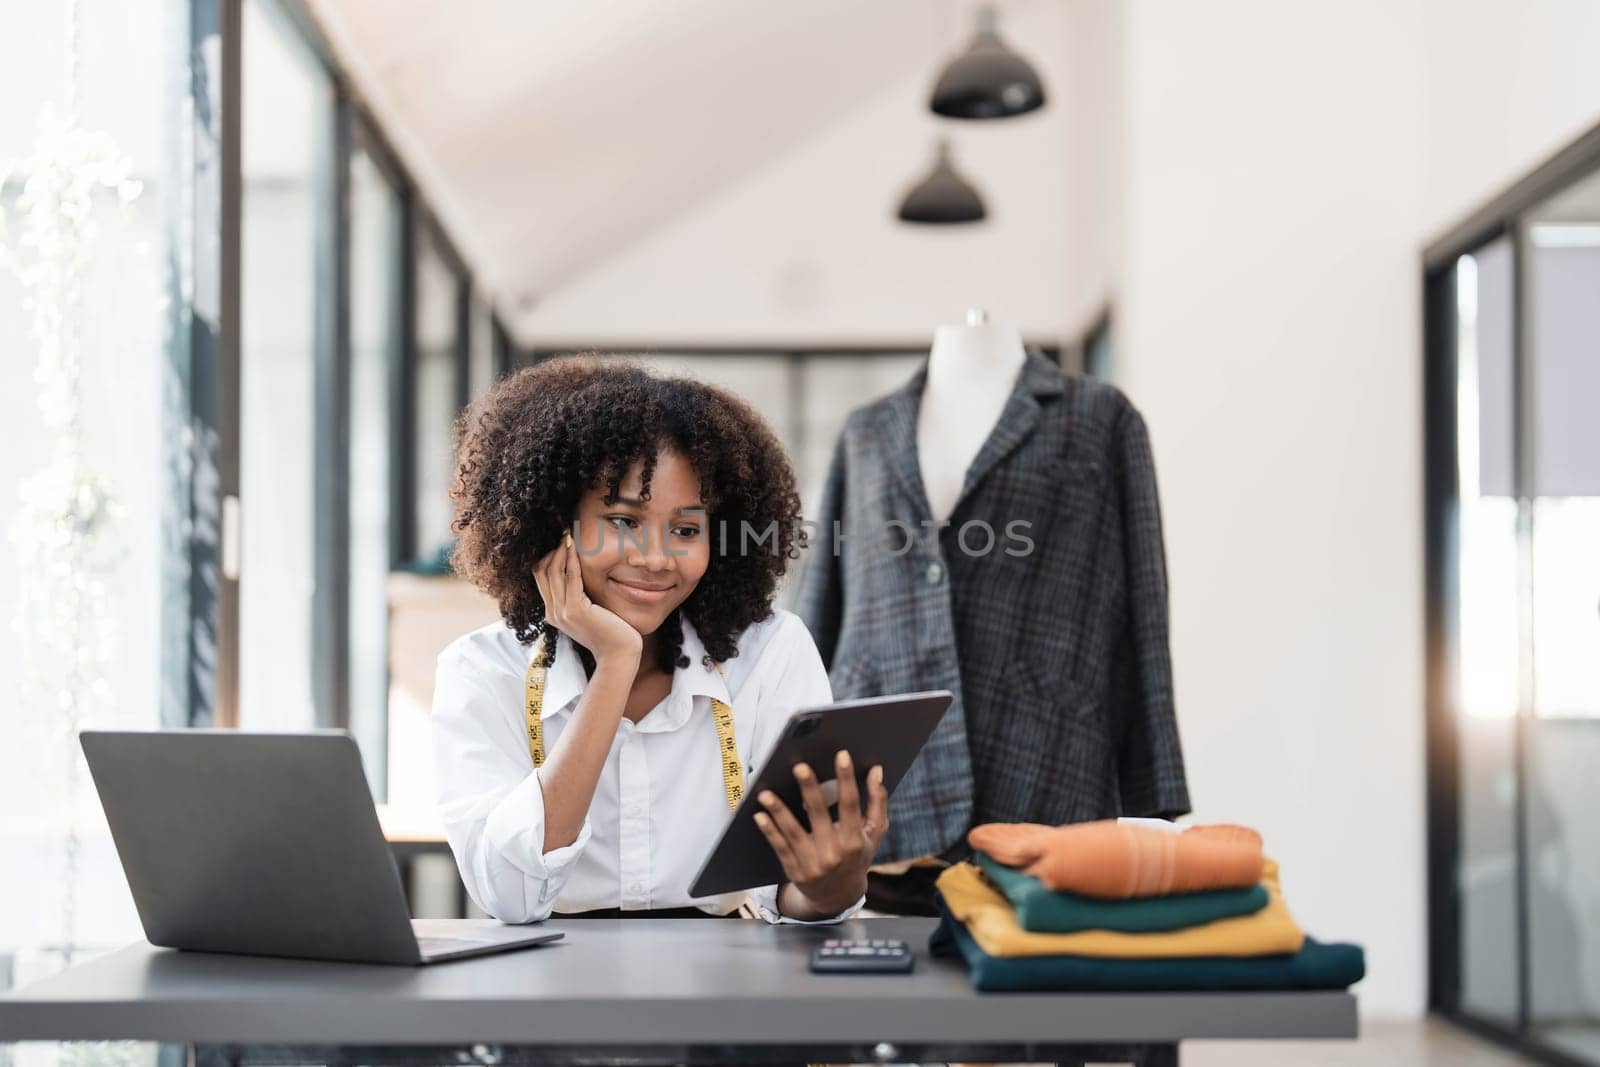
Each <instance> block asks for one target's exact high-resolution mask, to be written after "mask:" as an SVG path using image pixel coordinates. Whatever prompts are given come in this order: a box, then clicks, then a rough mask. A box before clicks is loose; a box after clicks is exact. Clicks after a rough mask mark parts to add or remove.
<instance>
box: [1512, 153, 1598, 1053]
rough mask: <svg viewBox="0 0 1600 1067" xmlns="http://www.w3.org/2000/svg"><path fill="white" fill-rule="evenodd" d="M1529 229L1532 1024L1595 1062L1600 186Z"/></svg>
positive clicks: (1549, 211)
mask: <svg viewBox="0 0 1600 1067" xmlns="http://www.w3.org/2000/svg"><path fill="white" fill-rule="evenodd" d="M1522 232H1523V249H1522V258H1523V261H1524V263H1525V264H1526V269H1525V272H1524V273H1525V279H1524V284H1525V295H1526V301H1525V308H1526V311H1525V315H1526V333H1525V342H1524V343H1525V347H1526V351H1525V359H1524V368H1525V371H1524V373H1525V381H1526V384H1525V388H1524V402H1523V414H1524V419H1523V443H1524V448H1525V450H1526V462H1525V463H1524V472H1525V480H1526V482H1527V492H1526V496H1527V506H1528V508H1529V516H1528V522H1529V545H1528V548H1529V553H1528V560H1527V589H1528V601H1529V603H1528V611H1527V616H1528V618H1527V631H1528V633H1527V648H1526V653H1525V654H1526V656H1527V678H1526V681H1525V686H1526V696H1527V705H1528V716H1527V751H1526V756H1527V763H1526V768H1525V771H1526V780H1527V803H1526V805H1525V808H1524V813H1523V817H1524V824H1523V833H1524V836H1525V839H1526V853H1527V864H1528V873H1527V893H1528V896H1527V909H1528V998H1529V1001H1528V1013H1529V1024H1530V1027H1531V1028H1532V1029H1533V1030H1534V1031H1535V1032H1536V1033H1537V1034H1538V1035H1539V1037H1540V1039H1541V1040H1542V1041H1543V1042H1545V1043H1547V1044H1549V1045H1551V1046H1553V1047H1556V1048H1558V1049H1561V1050H1563V1051H1565V1052H1568V1053H1569V1054H1572V1055H1575V1056H1578V1057H1579V1058H1581V1059H1588V1060H1591V1061H1597V1062H1600V831H1597V830H1596V828H1595V825H1594V816H1595V810H1596V807H1597V805H1600V176H1594V177H1591V178H1589V179H1588V180H1586V181H1583V182H1580V183H1578V184H1576V185H1575V186H1573V187H1572V188H1570V189H1568V190H1567V191H1565V192H1564V193H1562V194H1560V195H1558V196H1556V197H1554V198H1552V199H1550V200H1548V201H1546V202H1544V203H1542V204H1540V205H1538V206H1537V207H1535V208H1534V209H1532V210H1531V211H1530V212H1529V213H1528V215H1527V217H1526V220H1525V222H1524V224H1523V226H1522Z"/></svg>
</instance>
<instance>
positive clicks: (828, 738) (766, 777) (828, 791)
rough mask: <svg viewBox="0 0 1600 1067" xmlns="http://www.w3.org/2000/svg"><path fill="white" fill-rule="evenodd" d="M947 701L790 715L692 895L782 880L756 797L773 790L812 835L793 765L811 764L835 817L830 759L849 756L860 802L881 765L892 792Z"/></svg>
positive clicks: (883, 701)
mask: <svg viewBox="0 0 1600 1067" xmlns="http://www.w3.org/2000/svg"><path fill="white" fill-rule="evenodd" d="M952 699H954V697H953V695H952V694H951V692H950V691H949V690H948V689H937V690H931V691H929V692H926V693H905V694H902V695H900V696H886V697H869V698H867V699H865V700H845V701H841V702H839V703H837V704H830V705H828V706H826V707H820V708H802V709H801V710H799V711H797V712H795V713H794V715H792V716H790V718H789V722H788V723H787V724H786V725H785V727H784V731H783V736H782V737H780V738H779V739H778V743H777V744H776V745H775V746H773V749H772V752H771V754H770V755H769V756H768V757H767V759H766V762H764V763H763V764H762V765H761V769H760V770H759V771H758V772H757V773H756V775H755V777H754V778H752V779H750V780H749V781H747V782H746V783H745V790H744V797H743V798H742V799H741V800H740V801H739V806H738V807H737V808H735V809H734V811H733V814H732V815H730V816H729V817H728V821H727V823H726V824H724V826H723V828H722V833H721V835H720V836H719V837H718V838H717V843H716V846H715V847H714V848H713V849H712V850H711V854H710V855H709V856H707V857H706V861H705V862H704V863H703V864H701V865H700V873H699V874H697V875H695V878H694V882H693V883H691V885H690V886H689V895H690V896H695V897H709V896H715V895H717V894H718V893H731V892H734V891H735V890H739V889H749V888H750V887H751V886H758V885H773V884H775V883H778V882H782V881H784V874H783V864H782V862H780V861H779V859H778V857H777V854H776V853H774V852H773V851H772V846H771V845H769V844H768V843H767V839H766V837H765V836H764V835H763V834H762V833H761V828H760V827H758V826H757V825H756V822H755V814H756V812H758V811H762V810H764V809H763V808H762V806H761V803H760V802H759V801H758V800H756V797H758V796H760V795H761V793H762V791H763V790H767V789H770V790H772V792H774V793H776V794H777V795H778V796H779V797H780V798H781V799H782V800H783V802H784V803H785V804H787V805H788V806H789V810H790V811H792V812H794V815H795V818H796V819H798V820H799V821H800V825H802V826H805V827H806V828H807V829H808V830H809V829H810V824H809V821H808V820H807V819H806V809H805V804H804V802H803V801H802V800H801V799H800V786H799V785H798V784H797V783H796V782H795V780H794V765H795V764H797V763H808V764H810V765H811V769H812V770H813V771H814V772H816V775H817V780H818V781H819V782H821V783H822V795H823V796H824V797H825V798H826V799H827V801H828V810H829V812H830V813H831V814H833V815H835V816H837V815H838V807H837V800H838V784H837V783H836V782H835V780H834V779H835V778H836V774H835V772H834V756H835V755H836V754H837V753H838V751H839V750H840V749H841V748H842V749H844V750H846V751H847V752H849V753H850V763H851V766H852V767H853V768H854V770H855V776H856V789H857V790H858V791H859V793H860V795H861V798H862V801H863V803H864V802H865V800H866V797H867V773H868V772H869V771H870V770H872V768H873V767H874V766H876V765H878V764H882V766H883V786H884V788H885V789H887V790H888V791H889V792H890V793H893V792H894V788H895V786H897V785H899V784H900V779H901V778H904V777H905V774H906V771H908V770H910V769H911V761H912V760H914V759H916V758H917V753H918V752H920V751H921V750H922V746H923V745H924V744H925V743H926V742H927V740H928V737H929V735H930V734H932V733H933V728H934V727H935V726H937V725H938V723H939V718H940V717H941V716H942V715H944V711H945V709H946V708H948V707H949V706H950V701H951V700H952Z"/></svg>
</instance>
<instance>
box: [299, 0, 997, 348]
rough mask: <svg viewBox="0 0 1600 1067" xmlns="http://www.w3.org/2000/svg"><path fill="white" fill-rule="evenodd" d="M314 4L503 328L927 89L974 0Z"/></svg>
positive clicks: (335, 0) (352, 0) (965, 30)
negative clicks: (688, 218)
mask: <svg viewBox="0 0 1600 1067" xmlns="http://www.w3.org/2000/svg"><path fill="white" fill-rule="evenodd" d="M311 7H312V9H313V12H314V14H315V15H316V17H317V18H318V20H319V22H320V23H321V24H322V26H323V28H324V30H325V32H326V33H327V35H328V37H329V38H330V40H331V41H332V42H333V45H334V48H335V50H336V52H338V53H339V57H340V59H341V61H342V63H343V64H344V65H345V67H346V68H347V69H348V70H349V71H350V73H351V76H352V78H353V80H354V81H355V83H356V85H357V87H358V90H359V92H360V93H361V95H362V96H363V97H364V98H365V99H366V100H367V102H368V104H369V106H370V107H371V108H372V110H373V111H374V113H375V114H376V115H377V117H378V119H379V121H380V122H381V123H382V124H383V125H384V127H385V132H386V133H387V134H388V136H389V137H390V139H391V141H392V142H393V143H394V144H395V145H396V147H397V150H398V151H399V152H400V153H401V155H402V156H403V157H404V158H405V161H406V163H407V165H408V167H409V168H410V169H411V170H412V172H413V174H414V175H415V176H416V178H417V181H418V182H419V184H420V185H421V186H422V188H423V190H424V192H425V194H426V195H427V196H428V198H429V199H430V201H432V202H433V203H434V205H435V207H436V209H437V210H438V212H439V214H440V215H441V216H442V217H443V219H444V220H445V223H446V225H447V226H448V227H449V228H450V229H451V231H452V236H453V238H454V239H455V241H456V243H457V244H458V245H459V246H460V247H461V248H462V251H463V254H465V255H466V256H467V257H468V259H469V260H471V261H472V263H473V266H474V269H475V270H476V271H478V272H479V274H480V276H481V277H482V278H483V279H484V280H485V281H486V282H487V284H488V286H489V288H490V290H491V292H492V294H493V295H494V297H495V299H496V300H497V302H498V303H500V304H501V305H502V307H503V308H505V309H506V310H507V311H509V312H512V313H511V314H508V316H507V318H508V320H512V319H515V318H517V317H518V316H517V315H516V314H515V313H516V312H518V311H525V310H526V309H527V308H528V307H530V306H532V304H533V303H535V302H537V301H539V300H540V299H542V298H545V297H548V296H549V294H550V293H551V292H553V291H555V290H557V289H558V288H560V287H561V286H563V285H565V284H567V283H569V282H571V281H572V280H574V279H576V278H578V277H580V276H581V275H583V274H584V273H585V272H586V271H588V270H591V269H593V268H594V267H595V266H597V265H598V264H600V263H602V262H604V261H605V260H607V259H608V258H609V257H611V256H614V255H615V254H617V253H618V252H619V251H621V250H622V249H623V248H625V247H627V246H628V245H630V244H631V243H632V242H635V241H637V240H639V239H641V238H642V237H643V236H645V235H647V234H648V233H649V232H650V231H651V230H652V228H654V227H657V226H661V225H664V224H666V223H668V222H670V221H672V220H673V219H674V218H676V217H679V216H680V215H681V214H682V213H684V212H686V211H689V210H691V209H692V208H693V207H694V206H695V205H696V204H698V203H700V202H701V201H702V200H703V199H704V198H708V197H713V196H715V195H716V194H717V192H718V190H719V189H723V188H726V187H728V186H730V185H731V184H733V183H736V182H737V181H738V180H739V179H740V178H741V177H743V176H744V175H746V174H748V173H749V172H751V171H752V170H754V169H755V168H757V167H759V166H760V165H761V164H763V163H764V162H766V161H768V160H770V159H773V158H775V157H776V156H778V155H780V154H782V153H783V152H784V151H786V150H787V149H789V148H790V147H792V146H793V145H795V144H796V143H797V142H799V141H802V140H804V139H806V138H808V137H811V136H814V135H817V134H818V133H820V132H821V131H822V130H824V129H825V128H827V127H828V126H829V124H830V123H832V122H834V121H836V120H837V119H838V118H839V117H840V116H841V115H843V114H846V113H848V112H849V111H850V109H851V108H852V107H853V106H854V105H856V104H857V103H858V102H860V101H862V100H864V99H867V98H869V97H871V96H872V95H873V94H874V93H875V92H877V91H880V90H882V89H883V88H884V87H885V86H888V85H891V84H894V83H895V82H897V81H903V80H904V79H906V78H908V77H916V76H918V74H919V72H926V77H927V78H928V79H929V84H930V87H931V83H932V79H933V78H934V76H935V73H936V71H937V70H938V66H939V60H940V58H941V57H942V56H944V55H946V54H948V53H951V52H954V51H955V50H957V49H958V48H959V47H960V46H961V45H962V44H964V43H965V41H966V39H967V37H968V36H969V33H970V26H971V24H972V23H971V17H972V16H971V6H970V5H969V4H968V3H967V2H966V0H952V2H949V3H930V2H928V0H872V2H870V3H868V2H863V0H763V2H759V3H754V2H751V0H674V2H671V3H661V2H659V0H583V2H581V3H555V2H543V0H457V2H451V3H442V2H439V0H311ZM910 119H911V116H908V120H910ZM916 162H917V161H908V162H907V167H908V168H912V167H913V166H914V164H915V163H916Z"/></svg>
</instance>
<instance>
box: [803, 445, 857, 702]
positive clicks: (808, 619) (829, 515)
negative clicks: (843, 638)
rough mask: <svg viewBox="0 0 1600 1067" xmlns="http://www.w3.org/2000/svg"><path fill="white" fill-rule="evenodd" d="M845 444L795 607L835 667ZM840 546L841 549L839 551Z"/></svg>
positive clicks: (825, 493)
mask: <svg viewBox="0 0 1600 1067" xmlns="http://www.w3.org/2000/svg"><path fill="white" fill-rule="evenodd" d="M846 466H847V464H846V462H845V447H844V435H843V434H840V435H839V440H838V441H837V442H835V444H834V446H833V460H832V461H831V462H830V463H829V465H828V477H827V480H826V482H825V483H824V484H823V488H822V500H821V502H820V504H819V506H818V510H817V515H816V518H815V519H814V521H815V523H816V528H815V529H814V530H813V531H812V534H811V541H810V544H809V545H808V547H807V548H806V550H805V556H804V558H803V560H802V561H801V567H800V575H799V580H798V582H797V584H798V586H799V591H798V592H797V593H796V595H795V599H794V607H793V611H794V613H795V614H796V615H798V616H800V619H801V621H802V622H804V623H805V624H806V629H808V630H810V631H811V638H812V640H813V641H815V642H816V644H817V652H818V653H820V654H821V656H822V664H823V666H824V667H827V668H828V669H829V670H832V669H833V654H834V651H835V650H836V649H837V648H838V645H839V627H840V624H841V620H842V617H843V613H844V558H843V556H842V554H841V553H842V552H843V545H844V544H846V543H848V542H846V541H843V540H842V539H841V540H840V541H839V543H838V544H837V545H836V542H835V538H834V536H833V528H834V523H835V522H837V523H839V524H840V528H841V529H843V528H844V527H845V515H844V508H845V470H846ZM836 547H837V548H838V551H835V549H836Z"/></svg>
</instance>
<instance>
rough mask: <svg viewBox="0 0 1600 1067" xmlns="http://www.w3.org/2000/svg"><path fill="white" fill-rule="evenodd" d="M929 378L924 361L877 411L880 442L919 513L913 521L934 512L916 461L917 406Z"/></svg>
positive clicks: (895, 475)
mask: <svg viewBox="0 0 1600 1067" xmlns="http://www.w3.org/2000/svg"><path fill="white" fill-rule="evenodd" d="M927 378H928V361H927V360H923V361H922V366H920V367H918V368H917V373H915V374H913V375H912V376H911V378H910V380H908V381H907V382H906V383H905V384H904V385H902V386H901V387H900V388H898V389H896V390H895V391H894V392H892V393H890V394H889V396H888V397H887V402H886V403H885V404H883V405H882V406H881V407H880V408H879V409H878V420H877V423H878V425H877V429H878V440H880V441H882V442H884V446H885V451H887V453H888V456H887V459H888V466H889V470H890V471H891V472H893V474H894V477H895V479H896V480H897V481H899V482H900V486H901V488H902V489H903V490H904V491H905V493H906V496H907V498H909V499H910V501H911V504H912V506H913V507H914V508H915V509H916V514H915V515H913V516H910V517H909V519H910V521H913V522H921V521H922V520H924V519H927V518H928V517H929V516H930V515H931V514H932V511H933V509H932V508H931V507H929V506H928V490H927V487H926V486H924V485H923V484H922V467H921V465H920V463H919V462H918V460H917V405H918V404H919V403H920V402H921V399H922V385H923V383H924V382H925V381H926V380H927Z"/></svg>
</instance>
